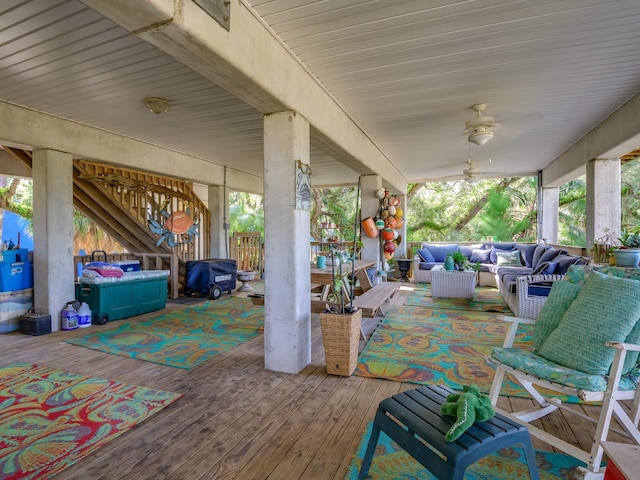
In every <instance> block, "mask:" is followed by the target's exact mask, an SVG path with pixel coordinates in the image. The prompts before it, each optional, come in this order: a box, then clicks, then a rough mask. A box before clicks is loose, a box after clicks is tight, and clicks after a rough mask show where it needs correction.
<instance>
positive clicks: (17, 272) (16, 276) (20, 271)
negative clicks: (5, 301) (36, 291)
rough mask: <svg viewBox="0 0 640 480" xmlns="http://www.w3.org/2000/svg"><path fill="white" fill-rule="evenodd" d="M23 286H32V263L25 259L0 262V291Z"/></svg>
mask: <svg viewBox="0 0 640 480" xmlns="http://www.w3.org/2000/svg"><path fill="white" fill-rule="evenodd" d="M8 251H13V250H8ZM25 252H26V250H25ZM25 288H33V265H32V264H31V262H29V261H28V260H27V261H24V262H14V263H8V262H2V263H0V292H12V291H15V290H24V289H25Z"/></svg>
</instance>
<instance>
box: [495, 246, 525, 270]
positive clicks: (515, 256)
mask: <svg viewBox="0 0 640 480" xmlns="http://www.w3.org/2000/svg"><path fill="white" fill-rule="evenodd" d="M495 254H496V265H498V266H505V267H507V266H508V267H522V259H521V258H520V250H513V251H511V252H503V251H501V250H496V251H495Z"/></svg>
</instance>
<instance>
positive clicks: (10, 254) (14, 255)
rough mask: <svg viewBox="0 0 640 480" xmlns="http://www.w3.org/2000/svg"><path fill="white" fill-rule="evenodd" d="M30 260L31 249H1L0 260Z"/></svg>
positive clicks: (10, 261)
mask: <svg viewBox="0 0 640 480" xmlns="http://www.w3.org/2000/svg"><path fill="white" fill-rule="evenodd" d="M28 260H29V250H27V249H26V248H16V249H13V250H2V251H0V262H4V263H15V262H27V261H28Z"/></svg>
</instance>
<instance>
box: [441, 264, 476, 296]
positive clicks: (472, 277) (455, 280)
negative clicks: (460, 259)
mask: <svg viewBox="0 0 640 480" xmlns="http://www.w3.org/2000/svg"><path fill="white" fill-rule="evenodd" d="M475 288H476V272H475V271H474V270H465V271H462V272H459V271H456V270H445V269H444V268H443V267H442V266H440V265H437V266H435V267H433V268H432V269H431V296H432V297H443V298H473V293H474V291H475Z"/></svg>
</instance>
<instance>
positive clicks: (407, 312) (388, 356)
mask: <svg viewBox="0 0 640 480" xmlns="http://www.w3.org/2000/svg"><path fill="white" fill-rule="evenodd" d="M494 291H495V289H494ZM414 295H415V292H414V293H413V294H412V295H410V296H409V300H410V299H411V298H413V296H414ZM490 295H491V294H487V295H486V297H485V298H489V297H490ZM418 296H422V292H420V291H419V292H418ZM442 300H447V299H442ZM498 315H499V314H498V313H491V312H486V311H478V310H474V309H471V310H461V309H456V308H443V309H440V308H438V307H437V306H435V305H430V306H414V305H412V302H410V301H407V302H405V304H404V305H403V306H399V307H393V308H392V309H391V310H389V312H388V313H387V315H386V316H385V318H384V319H383V320H382V322H381V323H380V325H379V326H378V328H377V329H376V331H375V332H374V333H373V335H372V336H371V338H370V339H369V341H368V343H367V345H366V346H365V348H364V350H363V351H362V353H361V354H360V357H359V359H358V364H357V366H356V369H355V371H354V375H358V376H361V377H373V378H384V379H386V380H394V381H398V382H408V383H416V384H420V385H427V384H440V385H445V386H448V387H450V388H453V389H456V390H461V389H462V386H463V385H468V384H472V383H475V384H476V385H478V386H479V387H480V389H481V390H482V391H484V392H488V391H489V390H490V388H491V382H492V381H493V376H494V373H495V370H494V369H493V368H492V367H490V366H488V365H487V364H486V363H485V361H484V356H485V355H488V354H490V353H491V351H492V349H493V347H496V346H501V345H502V343H503V341H504V337H505V335H506V333H507V329H508V327H509V324H508V323H506V322H504V321H502V320H500V319H499V318H498ZM532 334H533V328H532V326H529V325H521V326H520V327H519V330H518V335H517V336H516V340H515V342H514V346H519V347H521V348H532V344H531V338H532ZM542 391H543V392H545V391H544V390H542ZM545 393H549V392H545ZM501 394H502V395H510V396H518V397H528V396H529V395H528V393H526V391H525V390H524V389H523V388H522V387H521V386H520V385H519V384H517V383H516V382H515V381H514V380H513V379H512V378H511V377H510V376H509V375H506V376H505V381H504V383H503V386H502V390H501ZM554 396H558V394H557V393H556V394H554ZM562 398H563V399H564V400H566V401H569V402H576V401H577V398H572V397H562Z"/></svg>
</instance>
